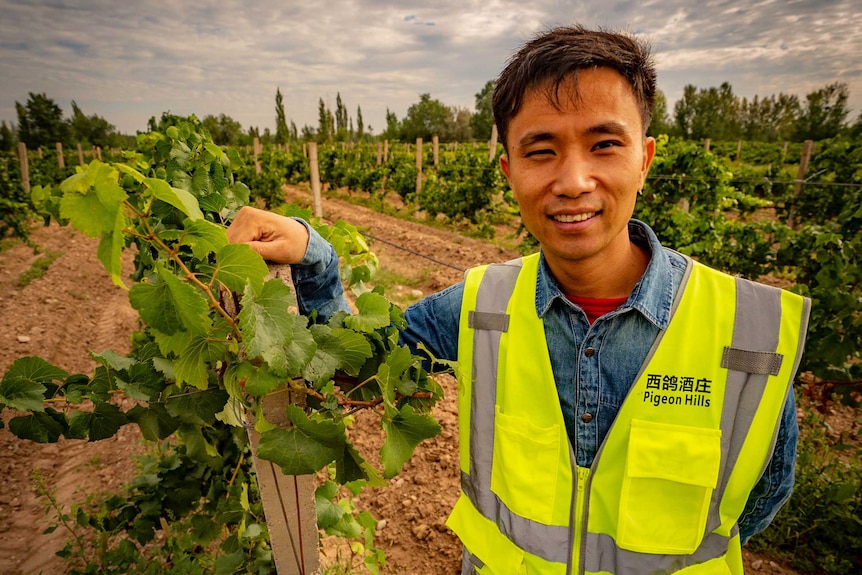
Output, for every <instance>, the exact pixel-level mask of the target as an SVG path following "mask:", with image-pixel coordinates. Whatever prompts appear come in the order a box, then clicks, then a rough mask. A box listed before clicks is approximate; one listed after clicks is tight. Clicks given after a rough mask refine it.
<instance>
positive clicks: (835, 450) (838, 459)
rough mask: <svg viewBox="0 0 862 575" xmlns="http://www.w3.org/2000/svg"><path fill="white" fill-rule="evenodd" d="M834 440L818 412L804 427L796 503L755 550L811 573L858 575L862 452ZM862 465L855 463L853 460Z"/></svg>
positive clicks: (861, 559)
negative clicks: (860, 459)
mask: <svg viewBox="0 0 862 575" xmlns="http://www.w3.org/2000/svg"><path fill="white" fill-rule="evenodd" d="M845 439H846V438H843V437H837V438H836V437H834V436H832V434H831V433H830V429H829V427H828V425H827V424H826V422H825V421H824V420H823V418H822V417H821V416H820V415H819V414H818V413H817V412H816V411H814V410H811V411H809V412H808V413H807V415H806V416H805V418H804V419H803V420H802V422H801V424H800V436H799V446H798V453H799V455H798V459H797V464H796V483H795V487H794V491H793V494H792V495H791V497H790V501H788V503H787V504H786V505H785V506H784V507H783V508H782V509H781V511H779V512H778V515H777V516H776V518H775V520H774V521H773V523H772V525H771V526H770V528H769V529H767V530H765V531H763V532H762V533H759V534H758V535H755V536H754V537H753V538H752V539H751V542H750V543H749V547H750V548H751V549H752V550H753V551H766V552H769V553H772V554H775V555H777V556H779V557H781V558H784V559H785V560H787V561H788V562H790V564H791V565H793V567H795V568H796V569H799V570H800V571H803V572H806V573H835V574H847V575H850V574H851V573H858V572H859V568H860V567H862V554H860V550H862V468H860V467H859V465H858V461H859V458H860V457H862V449H860V448H859V447H858V446H856V447H854V446H852V445H848V444H846V443H844V440H845ZM854 461H855V462H856V464H855V465H854V463H853V462H854Z"/></svg>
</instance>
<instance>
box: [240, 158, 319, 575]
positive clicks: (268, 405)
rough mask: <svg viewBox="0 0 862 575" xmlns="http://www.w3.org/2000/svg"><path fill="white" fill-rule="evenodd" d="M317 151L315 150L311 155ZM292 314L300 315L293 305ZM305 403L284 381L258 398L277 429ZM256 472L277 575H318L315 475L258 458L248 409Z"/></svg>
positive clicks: (273, 272)
mask: <svg viewBox="0 0 862 575" xmlns="http://www.w3.org/2000/svg"><path fill="white" fill-rule="evenodd" d="M316 153H317V150H316V147H315V148H314V151H313V154H315V155H316ZM270 278H276V279H279V280H281V281H282V282H283V283H284V284H285V285H287V286H288V287H289V288H290V289H291V290H292V289H293V281H292V279H291V275H290V266H289V265H270V266H269V275H268V276H267V279H270ZM290 312H291V313H298V310H297V309H296V308H292V309H290ZM291 404H293V405H297V406H299V407H305V394H304V393H302V392H295V391H291V389H290V387H289V385H288V384H286V385H284V386H282V387H279V388H278V389H276V390H275V391H274V392H272V393H270V394H269V395H266V396H264V397H263V398H261V412H262V413H263V415H264V416H265V417H266V420H267V421H269V422H270V423H272V424H273V425H275V426H277V427H287V426H289V425H290V421H289V420H288V418H287V406H288V405H291ZM246 427H247V428H248V438H249V441H250V443H251V451H252V457H253V460H254V469H255V475H256V476H257V482H258V486H259V488H260V498H261V502H262V503H263V512H264V515H265V516H266V527H267V529H268V530H269V538H270V545H271V546H272V555H273V560H274V562H275V568H276V572H277V573H278V575H319V574H320V572H321V571H320V555H319V552H318V542H317V538H318V530H317V511H316V509H315V505H314V485H315V483H314V482H315V477H314V475H285V474H284V473H283V472H282V470H281V468H279V467H278V466H277V465H275V464H274V463H272V462H271V461H267V460H265V459H260V458H259V457H258V456H257V446H258V442H259V441H260V434H259V433H258V432H257V431H255V429H254V414H253V413H251V412H247V413H246Z"/></svg>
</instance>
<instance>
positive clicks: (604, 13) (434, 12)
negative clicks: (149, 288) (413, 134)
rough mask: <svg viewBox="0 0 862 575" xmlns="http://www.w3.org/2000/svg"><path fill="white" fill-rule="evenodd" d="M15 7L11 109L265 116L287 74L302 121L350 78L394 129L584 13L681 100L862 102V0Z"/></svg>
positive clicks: (468, 89) (142, 0)
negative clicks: (729, 96) (35, 95)
mask: <svg viewBox="0 0 862 575" xmlns="http://www.w3.org/2000/svg"><path fill="white" fill-rule="evenodd" d="M321 6H323V7H322V8H321ZM0 13H2V14H3V18H2V19H0V38H2V41H0V77H2V78H3V82H2V85H0V119H3V120H6V121H9V120H13V121H14V120H15V111H14V102H15V101H16V100H17V101H21V102H23V101H25V100H26V98H27V92H46V93H47V94H48V95H49V96H50V97H52V98H54V99H55V100H56V101H57V102H58V104H60V105H62V106H64V107H68V106H69V102H70V101H71V100H72V99H75V100H76V101H77V102H78V104H79V105H81V106H82V108H83V109H84V110H85V112H87V113H98V114H100V115H103V116H105V117H106V118H107V119H108V120H109V121H111V122H112V123H114V124H116V125H117V126H118V127H119V128H120V129H121V130H124V131H134V130H136V129H143V127H144V125H145V122H146V118H148V117H149V116H150V115H154V114H159V113H161V112H162V111H164V110H168V109H169V110H171V111H173V112H175V113H192V112H194V113H197V114H198V115H199V116H203V115H206V114H208V113H214V114H218V113H222V112H223V113H226V114H228V115H230V116H232V117H234V118H235V119H237V120H239V121H240V122H241V123H242V124H243V125H244V126H246V127H247V126H249V125H257V126H260V127H261V128H263V127H266V126H270V127H271V126H272V125H273V124H274V95H275V90H276V88H277V87H279V88H280V89H281V91H282V93H283V95H284V98H285V104H286V108H287V113H288V116H290V117H291V118H292V119H293V120H294V121H295V122H296V123H297V124H298V125H299V126H302V125H303V124H310V125H315V124H316V122H317V102H318V99H319V98H323V99H324V100H325V101H327V103H328V104H329V105H330V106H334V103H335V96H336V94H337V93H340V94H341V96H342V99H343V100H344V101H345V103H346V105H347V106H348V109H349V110H350V111H351V113H355V109H356V106H357V105H360V106H361V107H362V110H363V116H364V118H365V120H366V123H367V124H371V125H373V126H374V127H375V128H376V129H381V128H382V127H383V124H384V120H383V118H384V114H385V110H386V108H387V107H388V108H389V109H390V110H392V111H395V112H396V113H397V114H398V115H399V117H400V116H402V115H403V114H404V113H405V112H406V109H407V108H408V107H409V106H410V105H411V104H412V103H415V102H416V101H417V100H418V94H420V93H425V92H429V93H431V94H432V97H435V98H438V99H440V100H442V101H443V102H445V103H447V104H449V105H457V106H467V107H470V108H472V106H473V104H474V95H475V93H476V92H478V91H479V90H480V89H481V88H482V86H484V84H485V82H486V81H487V80H489V79H491V78H493V77H494V76H495V75H496V74H497V73H498V72H499V70H500V69H501V68H502V67H503V65H504V64H505V62H506V60H507V59H508V58H509V56H510V55H511V54H512V53H513V52H514V51H515V50H516V49H517V47H518V45H519V44H521V43H522V42H523V41H524V40H526V39H528V38H530V37H531V36H533V35H534V34H535V33H536V32H537V31H539V30H542V29H544V28H547V27H549V26H553V25H558V24H567V23H572V22H582V23H584V24H585V25H587V26H604V27H611V28H617V29H625V30H629V31H632V32H634V33H636V34H639V35H643V36H644V37H647V38H649V39H650V40H651V42H652V44H653V46H654V48H655V51H656V54H657V58H658V63H659V82H660V87H661V88H662V89H663V90H664V91H665V92H666V94H667V95H668V98H669V99H670V100H671V101H673V100H674V99H675V98H678V97H679V94H680V93H681V91H682V86H683V85H685V84H687V83H693V84H695V85H697V86H699V87H708V86H712V85H718V84H720V83H721V82H723V81H729V82H730V83H731V84H732V85H733V86H734V90H735V92H737V93H740V94H744V95H749V94H750V95H753V94H755V93H757V94H761V95H768V94H771V93H777V92H779V91H783V92H794V93H804V92H806V91H808V90H809V89H813V88H816V87H820V86H822V85H824V84H825V83H827V82H828V81H835V80H842V81H847V82H848V83H850V84H851V98H853V99H854V101H855V102H862V79H860V64H859V63H858V55H859V54H862V32H860V31H862V20H860V18H862V16H860V10H858V9H856V8H855V6H854V2H853V1H852V0H835V1H819V2H818V1H806V0H802V1H797V2H785V1H784V0H759V1H758V0H751V1H748V2H739V1H731V0H707V1H703V2H698V3H697V4H695V3H691V2H683V1H682V0H653V1H646V2H644V1H640V2H638V1H635V0H620V1H605V2H601V3H596V2H591V1H586V0H577V1H574V2H571V1H563V0H537V1H536V2H531V3H529V4H525V3H523V2H514V1H512V0H439V1H436V2H419V1H415V0H414V1H411V2H395V1H394V0H391V1H390V0H339V1H333V2H327V3H323V4H314V5H312V4H311V3H299V2H290V1H287V2H285V1H284V0H263V1H259V2H255V3H233V2H223V1H215V0H198V1H197V2H194V3H183V4H179V5H177V4H174V5H169V4H167V3H165V2H157V1H155V0H139V1H138V2H135V3H117V2H109V1H107V0H79V1H77V2H63V1H60V0H54V1H39V0H26V1H25V0H0ZM857 107H858V105H857Z"/></svg>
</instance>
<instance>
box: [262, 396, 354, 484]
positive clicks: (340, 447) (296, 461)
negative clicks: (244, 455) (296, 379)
mask: <svg viewBox="0 0 862 575" xmlns="http://www.w3.org/2000/svg"><path fill="white" fill-rule="evenodd" d="M287 413H288V416H289V417H290V421H291V422H292V423H293V427H290V428H287V429H283V428H276V429H271V430H269V431H265V432H264V433H262V434H261V436H260V443H259V444H258V448H257V454H258V456H259V457H261V458H263V459H266V460H267V461H272V462H273V463H275V464H276V465H278V466H280V467H281V469H282V471H283V472H284V473H285V475H308V474H311V473H316V472H317V471H319V470H321V469H323V468H324V467H326V466H327V465H329V464H330V463H331V462H332V461H334V460H335V459H336V458H337V457H339V455H341V453H342V452H343V451H344V447H345V436H344V431H345V428H344V423H341V422H336V421H332V420H324V419H315V420H313V419H310V418H309V417H308V416H306V415H305V413H304V412H303V411H302V409H300V408H299V407H296V406H295V405H289V406H287Z"/></svg>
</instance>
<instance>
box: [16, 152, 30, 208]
mask: <svg viewBox="0 0 862 575" xmlns="http://www.w3.org/2000/svg"><path fill="white" fill-rule="evenodd" d="M18 161H19V162H20V163H21V185H22V186H23V187H24V192H26V193H27V195H28V196H29V195H30V162H29V160H28V159H27V144H25V143H24V142H18Z"/></svg>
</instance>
